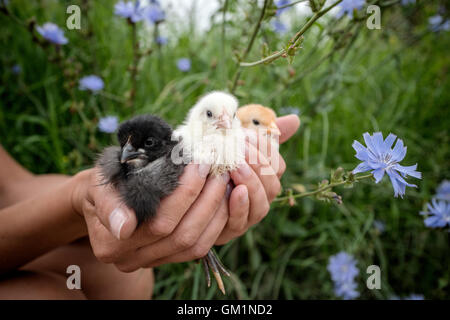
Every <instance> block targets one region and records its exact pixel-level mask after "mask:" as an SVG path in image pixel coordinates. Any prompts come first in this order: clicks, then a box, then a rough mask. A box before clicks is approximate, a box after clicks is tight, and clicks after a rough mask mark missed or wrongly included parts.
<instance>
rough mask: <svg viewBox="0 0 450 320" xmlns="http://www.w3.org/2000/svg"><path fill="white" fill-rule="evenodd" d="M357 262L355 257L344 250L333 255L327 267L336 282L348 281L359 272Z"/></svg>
mask: <svg viewBox="0 0 450 320" xmlns="http://www.w3.org/2000/svg"><path fill="white" fill-rule="evenodd" d="M356 263H357V261H356V260H355V258H354V257H353V256H352V255H351V254H348V253H347V252H344V251H341V252H339V253H338V254H335V255H334V256H331V257H330V260H329V263H328V267H327V269H328V271H329V272H330V274H331V279H333V281H335V282H346V281H349V280H352V279H354V278H355V277H356V276H357V275H358V274H359V270H358V268H357V267H356Z"/></svg>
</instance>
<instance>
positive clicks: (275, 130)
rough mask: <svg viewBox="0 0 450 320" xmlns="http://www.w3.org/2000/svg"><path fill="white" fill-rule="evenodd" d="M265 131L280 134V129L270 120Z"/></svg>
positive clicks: (275, 134)
mask: <svg viewBox="0 0 450 320" xmlns="http://www.w3.org/2000/svg"><path fill="white" fill-rule="evenodd" d="M267 132H268V133H269V134H271V135H274V136H280V135H281V132H280V129H278V126H277V125H276V123H275V122H274V121H272V122H271V123H270V125H269V127H268V128H267Z"/></svg>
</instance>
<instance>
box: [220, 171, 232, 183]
mask: <svg viewBox="0 0 450 320" xmlns="http://www.w3.org/2000/svg"><path fill="white" fill-rule="evenodd" d="M221 177H222V179H223V182H224V183H228V181H230V174H229V173H228V172H225V173H224V174H222V175H221Z"/></svg>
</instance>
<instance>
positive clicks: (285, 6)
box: [277, 0, 308, 10]
mask: <svg viewBox="0 0 450 320" xmlns="http://www.w3.org/2000/svg"><path fill="white" fill-rule="evenodd" d="M306 1H308V0H298V1H294V2H291V3H288V4H285V5H284V6H280V7H277V10H281V9H285V8H289V7H292V6H295V5H296V4H298V3H301V2H306Z"/></svg>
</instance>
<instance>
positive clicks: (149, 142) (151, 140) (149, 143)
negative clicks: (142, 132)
mask: <svg viewBox="0 0 450 320" xmlns="http://www.w3.org/2000/svg"><path fill="white" fill-rule="evenodd" d="M155 145H156V140H155V139H154V138H148V139H147V140H145V146H146V147H147V148H151V147H154V146H155Z"/></svg>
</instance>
